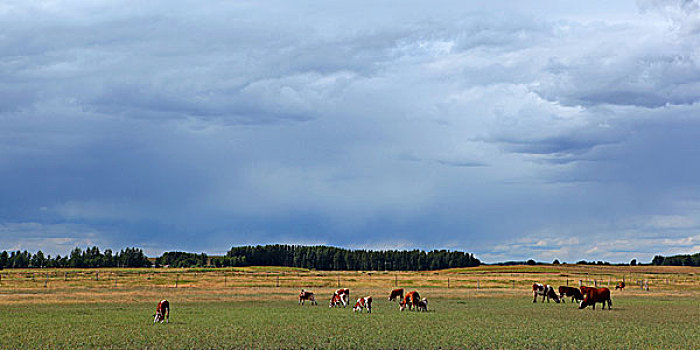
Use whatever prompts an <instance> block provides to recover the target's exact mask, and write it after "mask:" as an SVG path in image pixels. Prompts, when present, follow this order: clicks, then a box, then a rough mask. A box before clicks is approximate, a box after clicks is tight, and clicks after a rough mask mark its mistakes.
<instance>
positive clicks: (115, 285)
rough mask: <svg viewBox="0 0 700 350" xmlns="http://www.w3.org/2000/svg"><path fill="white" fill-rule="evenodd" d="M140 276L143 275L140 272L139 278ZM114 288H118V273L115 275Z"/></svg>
mask: <svg viewBox="0 0 700 350" xmlns="http://www.w3.org/2000/svg"><path fill="white" fill-rule="evenodd" d="M140 275H141V273H140V272H139V276H140ZM114 288H117V273H116V272H115V273H114Z"/></svg>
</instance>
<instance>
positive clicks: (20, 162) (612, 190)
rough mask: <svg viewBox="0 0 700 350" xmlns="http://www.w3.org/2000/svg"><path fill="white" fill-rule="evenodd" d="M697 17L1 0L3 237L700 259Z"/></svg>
mask: <svg viewBox="0 0 700 350" xmlns="http://www.w3.org/2000/svg"><path fill="white" fill-rule="evenodd" d="M693 6H695V3H694V2H668V3H659V2H644V3H641V8H642V9H643V11H641V12H639V11H638V10H637V8H636V7H635V4H634V3H630V2H619V3H610V2H597V3H596V2H594V3H585V4H584V3H575V2H574V3H567V4H564V3H562V4H559V3H551V4H541V6H539V7H537V8H534V7H533V6H531V4H525V3H523V2H519V1H513V2H506V3H493V4H478V5H476V4H475V5H471V4H463V3H451V2H444V3H441V6H433V5H426V4H424V3H420V2H410V1H409V2H402V6H393V5H392V4H376V3H374V2H366V3H363V2H359V3H323V4H318V3H305V2H301V3H295V4H294V5H291V4H290V3H287V2H276V3H257V2H235V3H218V4H215V5H209V6H201V4H199V3H197V2H189V1H171V2H152V3H148V4H143V3H139V2H131V3H127V4H124V3H123V2H111V1H100V2H90V3H83V2H71V1H65V2H51V3H47V2H32V1H29V2H14V1H10V2H4V3H3V4H0V21H2V23H3V28H2V31H1V32H0V96H1V97H0V191H1V193H2V196H0V224H1V225H2V226H1V227H0V238H1V239H2V240H3V242H6V243H5V244H6V245H8V248H9V247H10V246H11V247H15V246H24V247H26V248H27V249H36V248H41V247H46V248H44V250H45V251H46V250H49V249H54V250H55V251H56V252H59V253H64V252H63V248H64V247H65V246H68V245H85V244H98V245H109V246H111V247H112V248H117V249H118V248H120V247H121V246H126V245H143V246H144V247H146V248H147V250H148V252H149V254H158V253H160V251H162V250H166V249H182V250H207V251H211V252H223V251H225V250H226V249H228V248H229V247H230V246H231V245H234V244H254V243H277V242H281V243H324V244H335V245H341V246H348V247H379V248H382V249H387V248H392V247H397V248H398V247H402V248H428V249H432V248H450V249H464V250H468V251H475V252H476V253H477V254H478V255H481V256H483V257H484V258H485V259H487V260H508V259H516V258H520V257H521V256H522V257H527V258H530V257H533V258H538V257H539V258H542V259H544V258H547V259H549V258H550V257H555V256H556V257H558V258H559V259H567V260H572V261H573V260H574V259H580V258H586V259H613V260H623V261H626V260H628V259H629V258H630V257H631V255H630V254H627V253H625V252H620V251H618V248H617V247H616V246H615V245H612V244H601V245H594V244H590V243H588V241H584V240H579V241H574V240H561V239H560V238H559V237H560V236H561V235H566V236H570V237H576V236H578V235H584V234H585V235H593V236H595V237H598V236H601V237H604V236H607V235H610V234H613V233H619V234H620V242H617V243H619V244H630V243H629V242H632V241H634V237H636V236H640V237H643V238H644V240H641V241H640V242H639V243H638V244H637V245H634V246H631V248H630V249H631V250H633V251H635V252H639V253H638V254H635V257H636V258H638V259H646V258H650V257H651V256H653V254H654V253H656V251H655V248H654V247H657V246H658V245H659V244H665V243H663V242H667V247H668V249H666V250H665V251H668V252H672V251H674V252H675V251H683V250H689V249H692V248H693V247H695V246H697V240H698V238H697V234H696V232H697V231H696V228H697V224H696V223H697V222H700V217H699V216H698V211H697V209H698V208H699V207H700V205H698V203H700V198H699V196H697V195H694V194H697V193H698V192H697V190H698V185H699V183H698V181H697V180H696V179H694V177H693V176H692V174H695V173H697V171H698V170H699V169H696V166H695V164H700V162H697V161H696V159H695V158H697V157H696V156H695V153H693V152H694V151H693V150H694V147H693V146H694V144H695V140H697V136H698V135H697V134H698V132H697V131H698V130H699V128H698V126H697V121H696V117H695V116H696V115H698V114H697V112H698V111H697V106H698V103H697V101H698V99H700V90H699V89H698V87H699V86H700V83H699V81H700V79H699V78H700V70H699V69H698V65H697V52H696V51H697V50H696V49H695V48H696V47H697V44H698V37H697V31H696V30H695V29H694V28H696V27H697V23H696V22H697V20H696V18H695V17H694V16H693V15H692V13H693V12H692V11H691V10H689V9H692V8H693ZM678 193H684V194H685V195H684V196H678ZM591 227H594V228H595V233H591V232H590V231H591ZM668 227H674V229H673V230H671V231H666V228H668ZM42 232H47V233H46V234H43V233H42ZM663 235H668V237H664V236H663ZM666 240H668V241H666ZM623 241H624V242H623ZM625 242H627V243H625ZM0 248H3V247H0ZM642 254H646V255H642Z"/></svg>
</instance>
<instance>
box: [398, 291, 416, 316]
mask: <svg viewBox="0 0 700 350" xmlns="http://www.w3.org/2000/svg"><path fill="white" fill-rule="evenodd" d="M418 301H420V294H418V292H416V291H415V290H414V291H412V292H409V293H408V294H406V296H404V297H403V301H401V302H400V303H399V310H401V311H403V310H405V309H406V306H408V309H409V310H411V309H413V307H414V306H416V307H417V306H418Z"/></svg>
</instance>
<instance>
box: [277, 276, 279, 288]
mask: <svg viewBox="0 0 700 350" xmlns="http://www.w3.org/2000/svg"><path fill="white" fill-rule="evenodd" d="M279 286H280V275H277V287H279Z"/></svg>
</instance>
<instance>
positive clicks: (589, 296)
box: [532, 282, 625, 310]
mask: <svg viewBox="0 0 700 350" xmlns="http://www.w3.org/2000/svg"><path fill="white" fill-rule="evenodd" d="M624 288H625V282H620V283H619V284H618V285H617V286H616V287H615V289H622V290H624ZM538 295H541V296H542V302H543V303H544V299H545V298H546V299H547V302H549V299H553V300H554V301H555V302H557V303H559V302H560V301H561V302H564V300H565V299H564V297H571V302H574V300H576V301H578V302H579V309H583V308H585V307H586V306H592V307H593V309H594V310H595V304H596V303H602V304H603V309H605V303H607V304H608V310H610V307H611V306H612V300H611V299H610V289H608V288H605V287H601V288H595V287H586V286H581V287H579V288H574V287H569V286H559V294H558V295H557V293H556V292H555V291H554V287H552V286H550V285H547V284H541V283H534V284H533V285H532V297H533V298H532V302H533V303H536V302H537V296H538Z"/></svg>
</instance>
